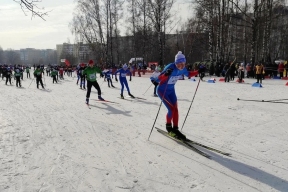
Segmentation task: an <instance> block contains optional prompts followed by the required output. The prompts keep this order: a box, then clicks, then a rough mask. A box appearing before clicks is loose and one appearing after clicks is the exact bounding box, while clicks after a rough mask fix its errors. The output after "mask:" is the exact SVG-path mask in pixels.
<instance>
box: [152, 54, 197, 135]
mask: <svg viewBox="0 0 288 192" xmlns="http://www.w3.org/2000/svg"><path fill="white" fill-rule="evenodd" d="M185 64H186V58H185V55H183V54H182V52H181V51H179V52H178V54H177V55H176V56H175V62H174V63H170V64H168V65H167V66H166V67H165V68H164V70H163V71H162V73H161V74H160V75H159V77H158V79H159V85H158V88H157V94H158V96H159V98H160V99H161V100H162V102H163V103H164V105H165V106H166V108H167V109H168V113H167V115H166V130H167V132H168V133H169V135H170V136H172V137H175V138H177V139H181V140H186V136H185V135H183V134H182V133H181V132H180V131H179V130H178V120H179V113H178V106H177V96H176V93H175V84H176V82H177V80H178V79H181V78H183V77H182V75H185V76H187V77H193V76H195V75H197V74H198V71H188V70H187V69H186V67H185ZM172 121H173V126H172Z"/></svg>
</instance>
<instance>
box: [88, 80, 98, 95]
mask: <svg viewBox="0 0 288 192" xmlns="http://www.w3.org/2000/svg"><path fill="white" fill-rule="evenodd" d="M92 85H93V86H94V87H95V89H97V91H98V96H99V95H101V89H100V87H99V84H98V83H97V81H93V82H92V81H87V94H86V98H90V93H91V88H92Z"/></svg>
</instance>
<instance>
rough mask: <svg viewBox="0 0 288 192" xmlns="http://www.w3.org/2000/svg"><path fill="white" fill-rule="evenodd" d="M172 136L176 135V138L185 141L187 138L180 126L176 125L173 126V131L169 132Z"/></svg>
mask: <svg viewBox="0 0 288 192" xmlns="http://www.w3.org/2000/svg"><path fill="white" fill-rule="evenodd" d="M169 135H170V136H172V137H175V138H176V139H179V140H182V141H185V140H186V136H185V135H184V134H183V133H181V132H180V131H179V129H178V127H176V126H174V127H173V128H172V131H171V132H170V133H169Z"/></svg>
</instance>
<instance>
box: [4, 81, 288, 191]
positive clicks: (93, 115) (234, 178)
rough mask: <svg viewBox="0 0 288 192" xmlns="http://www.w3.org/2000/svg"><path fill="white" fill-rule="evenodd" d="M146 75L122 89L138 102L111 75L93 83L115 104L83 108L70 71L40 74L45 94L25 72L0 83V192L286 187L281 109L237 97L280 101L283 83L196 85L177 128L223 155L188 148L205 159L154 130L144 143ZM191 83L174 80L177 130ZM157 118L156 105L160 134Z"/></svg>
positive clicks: (148, 119)
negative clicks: (18, 81)
mask: <svg viewBox="0 0 288 192" xmlns="http://www.w3.org/2000/svg"><path fill="white" fill-rule="evenodd" d="M146 77H147V76H146ZM146 77H141V78H139V77H134V78H132V82H130V81H129V85H130V89H131V93H132V94H134V95H135V96H138V97H144V98H146V99H147V100H134V101H126V100H121V99H120V98H118V97H119V94H120V89H119V88H120V84H119V83H116V82H115V81H114V79H113V81H114V85H115V86H117V88H115V89H113V88H108V86H107V84H106V82H104V83H103V79H98V82H99V84H100V85H101V88H102V91H103V95H102V96H103V98H104V99H107V100H111V101H115V102H119V104H112V103H101V102H99V101H93V100H91V101H90V103H91V104H92V106H91V109H89V108H88V107H87V106H86V105H85V104H84V102H85V95H86V92H85V91H83V90H81V89H79V87H78V86H76V79H75V78H74V79H73V78H72V77H67V76H65V80H63V81H61V82H60V83H59V84H52V79H51V78H49V77H47V76H45V82H46V84H47V88H48V89H49V90H48V91H43V90H41V89H40V90H37V89H36V85H35V81H34V82H33V83H32V85H31V86H30V88H28V86H29V84H30V82H31V80H29V79H28V80H27V79H26V78H25V77H24V81H23V82H22V85H23V87H24V88H16V87H15V86H6V85H5V83H4V82H3V81H1V82H0V90H1V96H0V98H1V99H0V106H1V108H0V161H1V164H0V191H1V192H14V191H17V192H18V191H20V192H34V191H38V192H44V191H47V192H48V191H49V192H50V191H57V192H76V191H77V192H90V191H91V192H92V191H97V192H98V191H99V192H100V191H101V192H106V191H107V192H112V191H113V192H114V191H115V192H126V191H132V192H144V191H146V192H172V191H173V192H175V191H177V192H178V191H179V192H180V191H181V192H186V191H187V192H190V191H201V192H202V191H212V192H217V191H233V192H237V191H241V192H242V191H244V192H247V191H249V192H250V191H251V192H254V191H265V192H266V191H269V192H270V191H288V167H287V165H288V149H287V146H288V139H287V138H288V127H287V123H288V119H287V112H288V105H287V104H285V103H271V102H252V101H241V100H240V101H238V100H237V98H240V99H255V100H277V99H282V100H281V102H286V101H287V102H288V97H287V95H288V87H287V86H285V83H286V81H283V80H264V81H263V88H255V87H252V86H251V83H254V82H255V80H253V79H245V84H237V83H235V82H230V83H226V84H225V83H223V82H219V81H218V78H216V79H217V81H216V83H215V84H210V83H207V82H200V85H199V88H198V92H197V94H196V97H195V100H194V103H193V105H192V108H191V110H190V113H189V115H188V118H187V120H186V123H185V126H184V128H183V132H184V133H185V134H186V136H187V137H188V138H190V139H192V140H195V141H198V142H201V143H203V144H206V145H209V146H212V147H215V148H217V149H220V150H223V151H225V152H230V153H232V157H226V156H223V155H219V154H216V153H214V152H210V151H207V150H204V149H202V148H199V147H198V148H199V149H201V150H203V151H204V152H206V153H208V154H210V155H211V156H212V158H211V159H207V158H205V157H202V156H200V155H199V154H197V153H195V152H193V151H192V150H190V149H188V148H186V147H184V146H182V145H179V144H177V143H176V142H175V141H173V140H171V139H169V138H166V137H164V136H163V135H161V134H159V133H158V132H157V131H156V130H155V129H154V130H153V132H152V134H151V137H150V139H149V141H148V140H147V139H148V136H149V133H150V130H151V127H152V125H153V122H154V120H155V117H156V114H157V111H158V109H159V104H160V100H159V99H158V98H155V97H152V93H153V89H152V87H151V88H150V89H149V91H148V92H147V93H146V94H145V95H144V96H143V95H142V94H143V93H144V92H145V90H146V89H147V88H148V87H149V85H150V81H149V79H148V78H146ZM206 79H207V78H206ZM14 83H15V82H14ZM102 83H103V84H102ZM197 83H198V79H197V78H196V81H195V82H193V81H190V80H188V79H186V80H184V81H183V80H182V81H178V82H177V85H176V90H177V96H178V99H179V100H178V106H179V112H180V127H181V126H182V123H183V121H184V119H185V116H186V114H187V111H188V109H189V106H190V103H191V100H192V98H193V95H194V92H195V89H196V86H197ZM126 93H127V92H126ZM93 98H94V99H96V98H97V92H96V90H95V89H93V90H92V93H91V99H93ZM284 99H286V101H285V100H284ZM165 114H166V109H165V108H164V106H162V107H161V109H160V113H159V116H158V119H157V121H156V127H159V128H161V129H164V130H165Z"/></svg>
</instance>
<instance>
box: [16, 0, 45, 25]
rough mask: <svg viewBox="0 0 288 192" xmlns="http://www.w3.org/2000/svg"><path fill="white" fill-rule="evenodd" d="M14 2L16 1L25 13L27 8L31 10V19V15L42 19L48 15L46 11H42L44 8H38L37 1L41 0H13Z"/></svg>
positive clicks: (40, 0)
mask: <svg viewBox="0 0 288 192" xmlns="http://www.w3.org/2000/svg"><path fill="white" fill-rule="evenodd" d="M13 1H14V2H16V3H18V4H19V5H20V7H21V9H22V11H23V13H24V14H25V15H27V10H28V12H31V13H32V15H31V19H32V17H35V16H36V17H40V18H41V19H43V20H44V21H46V20H45V19H44V17H45V16H47V15H48V12H45V11H44V8H39V7H38V5H37V4H38V3H39V2H42V0H13Z"/></svg>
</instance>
